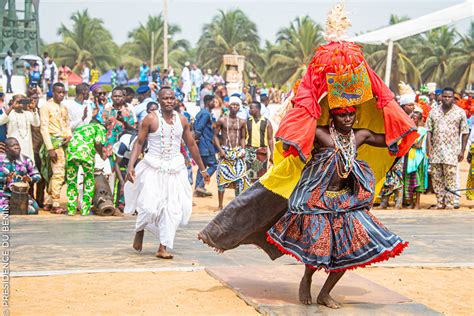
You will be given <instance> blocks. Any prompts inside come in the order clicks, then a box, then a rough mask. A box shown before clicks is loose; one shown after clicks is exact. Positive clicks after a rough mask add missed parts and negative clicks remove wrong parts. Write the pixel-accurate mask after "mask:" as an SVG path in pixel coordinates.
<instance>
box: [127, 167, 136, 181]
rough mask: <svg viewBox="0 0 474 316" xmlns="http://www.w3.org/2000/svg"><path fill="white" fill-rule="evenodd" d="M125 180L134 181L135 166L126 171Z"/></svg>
mask: <svg viewBox="0 0 474 316" xmlns="http://www.w3.org/2000/svg"><path fill="white" fill-rule="evenodd" d="M127 181H130V182H131V183H133V182H135V168H129V169H128V172H127Z"/></svg>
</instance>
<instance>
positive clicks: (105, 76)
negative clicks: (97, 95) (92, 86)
mask: <svg viewBox="0 0 474 316" xmlns="http://www.w3.org/2000/svg"><path fill="white" fill-rule="evenodd" d="M112 73H113V70H112V69H110V70H109V71H107V72H106V73H105V74H103V75H102V76H100V77H99V84H110V83H111V82H112V80H111V78H112Z"/></svg>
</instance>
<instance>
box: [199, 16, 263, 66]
mask: <svg viewBox="0 0 474 316" xmlns="http://www.w3.org/2000/svg"><path fill="white" fill-rule="evenodd" d="M202 33H203V34H202V35H201V37H200V38H199V41H198V44H197V51H198V53H197V59H198V62H199V64H200V65H201V66H202V68H212V69H220V70H221V71H223V70H224V66H223V58H222V56H223V55H226V54H239V55H243V56H245V57H246V60H245V61H246V63H250V64H251V65H255V64H256V63H257V62H259V61H261V56H260V55H259V41H260V38H259V36H258V34H257V26H256V25H255V23H254V22H252V21H251V20H250V19H249V18H248V17H247V16H246V15H245V13H244V12H242V11H241V10H230V11H227V12H225V11H223V10H219V13H218V14H217V15H216V16H214V18H213V19H212V22H211V23H209V24H206V25H204V27H203V31H202Z"/></svg>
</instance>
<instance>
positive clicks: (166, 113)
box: [124, 87, 210, 259]
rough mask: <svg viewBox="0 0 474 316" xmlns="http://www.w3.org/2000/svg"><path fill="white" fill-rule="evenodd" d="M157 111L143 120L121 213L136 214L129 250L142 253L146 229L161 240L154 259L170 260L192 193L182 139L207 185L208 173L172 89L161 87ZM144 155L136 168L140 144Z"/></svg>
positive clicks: (132, 156) (187, 215) (188, 212)
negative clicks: (169, 249) (146, 149)
mask: <svg viewBox="0 0 474 316" xmlns="http://www.w3.org/2000/svg"><path fill="white" fill-rule="evenodd" d="M158 102H159V103H160V107H161V111H153V112H151V113H150V114H148V115H147V116H146V117H145V119H144V120H143V121H142V124H141V126H140V130H139V132H138V137H137V140H136V143H135V146H134V147H133V151H132V155H131V157H130V161H129V164H128V172H127V180H128V181H127V182H126V183H125V187H124V195H125V210H124V211H125V213H132V212H134V211H135V210H136V211H137V212H138V216H137V221H136V225H135V240H134V242H133V248H135V249H136V250H137V251H141V250H142V244H143V236H144V233H145V231H144V229H147V230H148V231H150V232H151V233H153V234H154V235H155V236H156V237H157V238H159V240H160V246H159V248H158V251H157V252H156V257H158V258H162V259H172V258H173V256H172V255H171V254H170V253H169V252H168V251H167V248H173V242H174V237H175V234H176V230H177V229H178V226H179V224H183V225H185V224H187V222H188V220H189V218H190V217H191V211H192V200H191V199H192V190H191V184H189V181H188V172H187V169H186V165H185V163H184V157H183V155H182V154H181V151H180V148H181V139H183V140H184V142H185V144H186V145H187V146H188V149H189V152H190V153H191V156H192V158H193V159H194V161H195V162H196V163H197V165H198V167H199V172H201V174H202V176H203V178H204V180H205V182H206V183H209V179H210V177H209V174H208V173H207V170H206V168H205V167H204V164H203V163H202V160H201V156H200V154H199V149H198V147H197V145H196V142H195V141H194V138H193V136H192V134H191V130H190V125H189V123H188V122H187V120H186V118H185V117H184V116H183V115H181V114H180V113H178V112H176V111H174V108H175V106H176V98H175V95H174V92H173V90H171V89H170V88H168V87H164V88H162V89H161V90H160V91H159V93H158ZM145 140H148V152H147V153H146V154H145V157H144V159H143V160H142V161H140V162H139V163H138V164H137V166H136V169H135V163H136V161H137V158H138V156H139V155H140V154H141V153H142V149H143V144H144V142H145Z"/></svg>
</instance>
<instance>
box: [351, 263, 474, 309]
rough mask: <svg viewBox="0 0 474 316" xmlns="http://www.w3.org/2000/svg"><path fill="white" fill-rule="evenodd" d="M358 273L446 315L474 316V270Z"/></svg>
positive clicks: (385, 270) (425, 269) (379, 268)
mask: <svg viewBox="0 0 474 316" xmlns="http://www.w3.org/2000/svg"><path fill="white" fill-rule="evenodd" d="M356 273H357V274H359V275H361V276H364V277H366V278H368V279H370V280H372V281H374V282H376V283H378V284H380V285H382V286H385V287H387V288H389V289H391V290H393V291H395V292H398V293H400V294H402V295H405V296H406V297H409V298H411V299H412V300H414V301H416V302H418V303H421V304H424V305H426V306H428V307H430V308H432V309H434V310H436V311H439V312H441V313H443V314H445V315H474V297H473V293H474V269H473V268H423V267H420V268H383V267H374V268H366V269H357V270H356Z"/></svg>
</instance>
